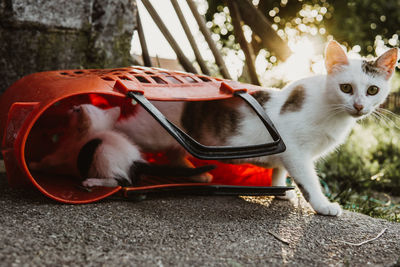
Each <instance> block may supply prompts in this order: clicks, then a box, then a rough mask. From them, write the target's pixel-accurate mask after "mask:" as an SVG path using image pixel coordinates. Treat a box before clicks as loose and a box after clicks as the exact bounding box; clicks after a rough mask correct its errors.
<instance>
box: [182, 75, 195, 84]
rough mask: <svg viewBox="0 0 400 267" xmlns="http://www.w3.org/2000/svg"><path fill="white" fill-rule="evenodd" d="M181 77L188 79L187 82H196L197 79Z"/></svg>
mask: <svg viewBox="0 0 400 267" xmlns="http://www.w3.org/2000/svg"><path fill="white" fill-rule="evenodd" d="M183 78H184V79H185V80H186V81H188V82H189V83H197V81H196V80H195V79H193V78H192V77H189V76H183Z"/></svg>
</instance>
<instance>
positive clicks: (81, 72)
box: [74, 71, 83, 74]
mask: <svg viewBox="0 0 400 267" xmlns="http://www.w3.org/2000/svg"><path fill="white" fill-rule="evenodd" d="M74 73H75V74H83V71H74Z"/></svg>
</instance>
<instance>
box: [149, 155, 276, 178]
mask: <svg viewBox="0 0 400 267" xmlns="http://www.w3.org/2000/svg"><path fill="white" fill-rule="evenodd" d="M146 156H147V160H148V161H149V162H152V163H156V164H167V163H168V159H167V158H166V156H165V155H164V154H163V153H157V154H147V155H146ZM189 160H190V162H192V163H193V165H194V166H196V167H199V166H204V165H216V166H217V168H215V169H214V170H212V171H210V173H211V174H212V175H213V181H212V184H220V185H240V186H271V179H272V169H265V168H261V167H257V166H254V165H252V164H228V163H222V162H219V161H216V160H200V159H197V158H193V157H191V158H190V159H189Z"/></svg>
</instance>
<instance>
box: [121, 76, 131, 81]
mask: <svg viewBox="0 0 400 267" xmlns="http://www.w3.org/2000/svg"><path fill="white" fill-rule="evenodd" d="M118 78H120V79H121V80H124V81H132V79H130V78H129V77H126V76H118Z"/></svg>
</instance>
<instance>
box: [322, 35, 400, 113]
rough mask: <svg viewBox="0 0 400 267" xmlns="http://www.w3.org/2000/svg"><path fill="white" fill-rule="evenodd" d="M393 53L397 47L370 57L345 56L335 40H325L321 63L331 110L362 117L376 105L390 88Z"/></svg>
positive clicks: (394, 58) (394, 64) (382, 100)
mask: <svg viewBox="0 0 400 267" xmlns="http://www.w3.org/2000/svg"><path fill="white" fill-rule="evenodd" d="M397 53H398V52H397V48H392V49H390V50H388V51H386V52H385V53H384V54H382V55H381V56H380V57H378V58H377V59H375V60H373V61H367V60H364V59H349V58H348V57H347V55H346V53H345V52H344V50H343V49H342V48H341V47H340V45H339V44H338V43H337V42H335V41H331V42H329V44H328V46H327V48H326V52H325V66H326V70H327V74H328V75H327V85H326V87H327V94H328V99H329V102H330V103H331V104H332V112H341V111H342V112H345V113H347V114H349V115H350V116H352V117H355V118H362V117H364V116H367V115H369V114H370V113H372V112H373V111H374V110H375V109H376V108H377V107H379V105H380V104H382V103H383V102H384V101H385V99H386V97H387V95H388V94H389V92H390V78H391V77H392V75H393V73H394V70H395V67H396V64H397Z"/></svg>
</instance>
